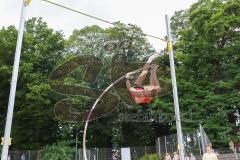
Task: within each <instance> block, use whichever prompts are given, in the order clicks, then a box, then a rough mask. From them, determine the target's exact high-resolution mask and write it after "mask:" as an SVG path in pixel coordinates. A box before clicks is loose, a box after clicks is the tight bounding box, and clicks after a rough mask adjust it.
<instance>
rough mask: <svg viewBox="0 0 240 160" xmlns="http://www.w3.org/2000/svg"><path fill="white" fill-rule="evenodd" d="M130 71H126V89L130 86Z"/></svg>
mask: <svg viewBox="0 0 240 160" xmlns="http://www.w3.org/2000/svg"><path fill="white" fill-rule="evenodd" d="M129 78H130V73H127V74H126V86H127V89H128V90H129V89H130V88H131V86H132V85H131V82H130V79H129Z"/></svg>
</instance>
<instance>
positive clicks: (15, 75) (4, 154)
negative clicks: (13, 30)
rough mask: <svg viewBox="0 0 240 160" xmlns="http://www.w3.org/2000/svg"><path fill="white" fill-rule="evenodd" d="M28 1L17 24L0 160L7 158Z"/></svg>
mask: <svg viewBox="0 0 240 160" xmlns="http://www.w3.org/2000/svg"><path fill="white" fill-rule="evenodd" d="M28 3H29V1H27V0H23V4H22V11H21V18H20V25H19V31H18V39H17V46H16V51H15V58H14V65H13V72H12V81H11V89H10V95H9V101H8V111H7V118H6V126H5V133H4V142H3V150H2V156H1V160H7V158H8V150H9V139H10V134H11V128H12V119H13V110H14V102H15V95H16V87H17V78H18V70H19V62H20V55H21V49H22V39H23V32H24V22H25V13H26V7H27V5H28Z"/></svg>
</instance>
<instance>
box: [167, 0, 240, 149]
mask: <svg viewBox="0 0 240 160" xmlns="http://www.w3.org/2000/svg"><path fill="white" fill-rule="evenodd" d="M239 15H240V3H239V1H237V0H228V1H221V0H214V1H211V0H201V1H198V2H197V3H195V4H193V5H192V6H191V7H190V8H189V9H187V10H185V11H182V12H177V13H176V14H175V15H174V16H173V18H172V28H173V33H175V34H178V35H175V37H178V39H177V41H176V42H175V50H176V54H177V61H179V62H181V63H180V64H181V65H179V66H178V68H177V75H178V77H177V79H178V87H179V99H180V105H181V112H182V120H183V128H184V130H185V131H191V130H192V129H193V128H194V126H195V127H196V126H197V124H198V123H202V124H203V127H204V129H205V130H206V132H207V134H208V135H209V138H210V140H211V141H212V142H213V144H214V145H216V146H223V144H227V142H229V140H230V139H232V140H236V139H235V138H234V136H236V132H235V133H234V131H236V130H239V126H237V125H236V120H237V117H236V114H235V113H236V112H237V111H239V109H240V107H239V104H240V101H239V100H238V99H239V98H237V97H239V95H238V93H239V88H238V87H237V86H236V79H238V78H237V76H238V74H239V71H240V68H239V55H240V54H239V48H240V45H239V42H240V39H239V34H240V33H239V24H240V23H239V22H240V21H239V20H240V19H239ZM185 22H187V25H186V24H185Z"/></svg>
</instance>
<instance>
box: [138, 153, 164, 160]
mask: <svg viewBox="0 0 240 160" xmlns="http://www.w3.org/2000/svg"><path fill="white" fill-rule="evenodd" d="M140 160H161V158H160V157H159V155H158V154H146V155H145V156H143V157H142V158H140Z"/></svg>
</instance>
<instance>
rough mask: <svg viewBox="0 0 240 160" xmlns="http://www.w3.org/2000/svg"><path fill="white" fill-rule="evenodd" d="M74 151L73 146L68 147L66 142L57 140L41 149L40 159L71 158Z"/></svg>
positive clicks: (66, 159) (57, 159)
mask: <svg viewBox="0 0 240 160" xmlns="http://www.w3.org/2000/svg"><path fill="white" fill-rule="evenodd" d="M74 153H75V150H74V148H72V147H70V146H69V144H68V143H67V142H59V143H57V144H53V145H51V146H49V145H47V146H46V147H44V148H43V149H42V150H41V154H40V155H41V156H40V160H72V159H74Z"/></svg>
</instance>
